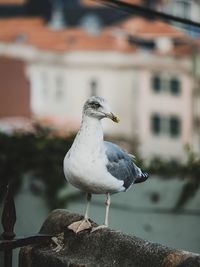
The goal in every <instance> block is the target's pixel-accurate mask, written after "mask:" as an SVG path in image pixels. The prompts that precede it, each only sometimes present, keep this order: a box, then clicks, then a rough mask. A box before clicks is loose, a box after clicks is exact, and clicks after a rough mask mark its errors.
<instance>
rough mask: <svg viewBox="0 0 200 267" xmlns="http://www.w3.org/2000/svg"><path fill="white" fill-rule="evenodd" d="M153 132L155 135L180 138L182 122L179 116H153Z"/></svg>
mask: <svg viewBox="0 0 200 267" xmlns="http://www.w3.org/2000/svg"><path fill="white" fill-rule="evenodd" d="M151 132H152V133H153V135H162V136H170V137H178V136H180V134H181V121H180V119H179V118H178V117H177V116H163V115H159V114H153V115H152V117H151Z"/></svg>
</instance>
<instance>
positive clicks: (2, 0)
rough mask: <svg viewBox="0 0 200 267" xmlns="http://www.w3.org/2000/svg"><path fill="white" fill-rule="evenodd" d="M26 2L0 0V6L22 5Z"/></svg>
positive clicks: (24, 0)
mask: <svg viewBox="0 0 200 267" xmlns="http://www.w3.org/2000/svg"><path fill="white" fill-rule="evenodd" d="M25 2H26V0H0V4H3V5H12V4H14V5H22V4H24V3H25Z"/></svg>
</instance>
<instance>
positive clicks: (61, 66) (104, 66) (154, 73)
mask: <svg viewBox="0 0 200 267" xmlns="http://www.w3.org/2000/svg"><path fill="white" fill-rule="evenodd" d="M38 57H39V58H40V61H37V60H34V61H33V62H31V61H30V62H29V63H28V65H27V68H28V69H27V73H28V77H29V79H30V84H31V107H32V112H33V114H34V116H35V117H37V118H43V117H45V116H47V117H49V116H50V117H57V118H62V119H63V121H66V127H67V122H69V125H70V127H72V124H70V123H71V122H72V121H73V127H74V129H73V130H76V129H77V128H78V127H79V125H80V122H81V110H82V106H83V103H84V101H85V100H86V99H87V98H88V97H90V96H91V95H99V96H102V97H104V98H106V99H107V100H108V102H109V103H110V105H111V107H112V109H113V112H114V113H116V114H117V115H118V116H119V117H120V118H121V121H120V124H119V125H115V124H112V123H111V122H110V121H104V123H103V124H104V128H105V133H107V134H109V135H115V136H125V137H127V138H128V139H132V138H137V140H138V141H139V151H140V153H141V156H142V157H144V158H148V159H150V158H152V157H165V158H170V159H184V155H185V152H184V146H185V145H186V144H191V143H192V92H193V78H192V75H191V73H190V69H191V65H190V61H189V60H188V59H176V58H174V57H166V56H165V57H160V56H156V55H152V54H145V53H143V52H141V53H132V54H129V53H121V52H111V51H104V52H102V51H101V52H85V51H84V52H81V51H79V52H78V51H76V52H70V53H65V54H63V55H62V56H61V55H60V57H59V56H57V57H54V56H53V54H51V55H50V54H49V55H46V56H44V55H43V56H42V54H41V55H38ZM55 59H56V60H55ZM69 130H70V129H69Z"/></svg>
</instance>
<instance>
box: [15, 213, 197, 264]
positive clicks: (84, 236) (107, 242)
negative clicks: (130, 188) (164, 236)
mask: <svg viewBox="0 0 200 267" xmlns="http://www.w3.org/2000/svg"><path fill="white" fill-rule="evenodd" d="M80 218H82V216H80V215H78V214H71V213H69V212H67V211H66V210H55V211H53V212H51V213H50V215H49V216H48V218H47V219H46V221H45V222H44V224H43V226H42V228H41V230H40V233H44V234H45V233H46V234H55V236H57V238H58V242H59V244H60V245H61V247H62V248H61V249H60V251H59V252H55V250H54V249H55V247H56V245H55V244H54V243H53V242H52V243H51V244H46V245H45V246H38V245H35V246H27V247H24V248H22V249H21V251H20V256H19V267H57V266H58V267H67V266H70V267H75V266H77V267H78V266H79V267H83V266H85V267H111V266H116V267H129V266H130V267H200V256H199V255H197V254H193V253H190V252H186V251H178V250H175V249H172V248H169V247H165V246H162V245H160V244H155V243H151V242H148V241H145V240H142V239H140V238H137V237H135V236H129V235H126V234H123V233H120V232H117V231H113V230H111V229H102V230H99V231H96V232H94V233H90V232H89V231H84V232H82V233H79V234H77V235H76V234H74V233H73V232H72V231H70V230H68V229H67V225H69V224H70V223H72V222H74V221H76V220H79V219H80ZM94 225H95V224H94Z"/></svg>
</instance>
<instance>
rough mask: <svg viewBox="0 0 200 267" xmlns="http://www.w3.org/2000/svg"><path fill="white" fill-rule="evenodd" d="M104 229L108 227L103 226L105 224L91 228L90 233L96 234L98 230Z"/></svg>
mask: <svg viewBox="0 0 200 267" xmlns="http://www.w3.org/2000/svg"><path fill="white" fill-rule="evenodd" d="M105 228H108V226H107V225H105V224H103V225H99V226H96V227H93V228H92V231H91V233H94V232H96V231H98V230H101V229H105Z"/></svg>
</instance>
